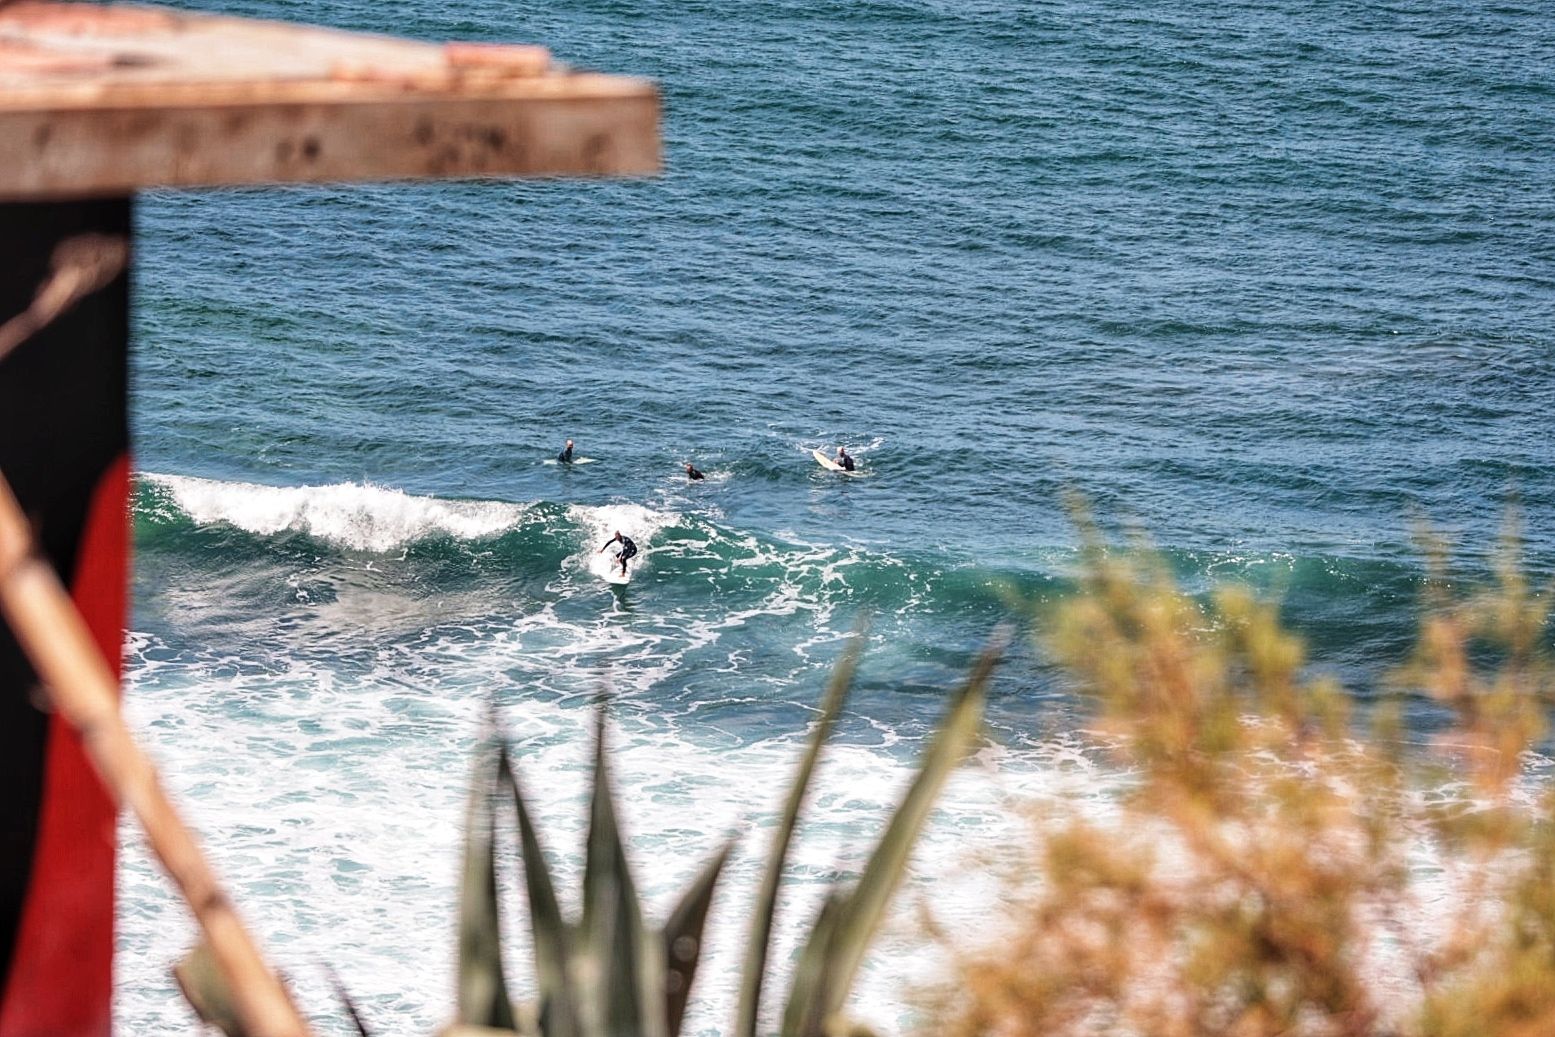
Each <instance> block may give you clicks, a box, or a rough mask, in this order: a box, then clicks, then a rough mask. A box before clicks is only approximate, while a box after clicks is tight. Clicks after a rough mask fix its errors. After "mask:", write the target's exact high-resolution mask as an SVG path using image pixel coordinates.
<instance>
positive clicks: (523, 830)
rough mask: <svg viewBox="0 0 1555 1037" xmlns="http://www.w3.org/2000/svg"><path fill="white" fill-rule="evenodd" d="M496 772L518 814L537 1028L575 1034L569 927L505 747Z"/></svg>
mask: <svg viewBox="0 0 1555 1037" xmlns="http://www.w3.org/2000/svg"><path fill="white" fill-rule="evenodd" d="M498 775H499V778H498V780H499V781H500V782H502V783H504V784H506V785H507V787H508V790H509V791H510V792H511V793H512V795H513V808H514V811H515V812H516V813H517V815H518V839H519V844H518V845H519V852H520V854H521V857H522V859H523V864H524V889H525V891H526V893H527V894H528V899H529V931H530V935H531V938H532V939H533V941H534V948H535V980H536V986H537V987H538V1000H539V1006H538V1007H539V1017H540V1020H539V1021H540V1030H541V1032H542V1033H544V1034H545V1035H546V1037H575V1035H577V1034H579V1033H581V1028H580V1022H579V1019H578V1005H577V999H576V997H575V996H574V993H573V984H572V981H571V978H570V976H569V974H568V968H567V962H568V943H569V939H568V937H569V935H570V931H571V927H570V926H569V925H568V924H567V921H566V919H565V918H563V916H562V911H561V905H560V903H559V902H558V901H557V899H556V886H555V884H554V883H553V882H552V880H551V869H550V866H549V865H548V864H547V863H546V860H545V852H544V851H543V850H542V849H541V848H540V837H539V833H538V832H537V831H536V829H535V825H534V820H533V818H532V817H531V815H530V813H529V807H528V805H527V804H526V803H525V802H524V795H523V793H522V792H521V791H520V790H519V786H518V776H517V774H516V773H515V772H514V770H513V765H512V762H511V761H510V760H509V759H508V754H507V750H506V749H505V748H504V749H503V750H502V752H501V756H500V759H499V761H498Z"/></svg>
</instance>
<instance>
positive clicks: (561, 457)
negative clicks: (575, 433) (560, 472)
mask: <svg viewBox="0 0 1555 1037" xmlns="http://www.w3.org/2000/svg"><path fill="white" fill-rule="evenodd" d="M556 460H558V461H560V462H561V463H562V464H572V444H571V443H569V444H567V449H566V450H563V451H562V452H561V453H559V454H557V455H556Z"/></svg>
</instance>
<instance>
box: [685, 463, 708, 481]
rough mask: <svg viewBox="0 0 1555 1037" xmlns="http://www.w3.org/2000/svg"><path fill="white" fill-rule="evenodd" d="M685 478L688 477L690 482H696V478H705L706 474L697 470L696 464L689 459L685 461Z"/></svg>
mask: <svg viewBox="0 0 1555 1037" xmlns="http://www.w3.org/2000/svg"><path fill="white" fill-rule="evenodd" d="M686 478H688V479H690V480H691V481H692V482H696V481H697V480H698V479H706V478H707V476H705V475H703V474H702V473H701V472H700V471H698V470H697V467H696V465H694V464H692V463H691V462H690V461H687V462H686Z"/></svg>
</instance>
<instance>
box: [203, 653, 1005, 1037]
mask: <svg viewBox="0 0 1555 1037" xmlns="http://www.w3.org/2000/svg"><path fill="white" fill-rule="evenodd" d="M1005 640H1006V638H1005V636H1004V635H1003V634H1001V635H1000V636H999V637H998V638H996V639H995V641H994V643H992V644H991V645H990V646H989V647H988V649H987V650H986V651H984V653H983V654H982V656H981V657H980V658H979V660H978V661H977V663H976V665H975V666H974V667H973V669H972V672H971V673H970V675H969V676H968V678H967V680H966V683H965V684H963V685H962V687H961V688H960V689H959V690H958V691H957V692H956V693H955V694H954V695H953V696H952V699H951V703H950V707H949V709H948V711H947V713H946V715H945V719H944V720H943V722H942V723H941V725H940V728H939V730H938V732H937V733H936V734H935V736H934V738H933V740H932V741H931V742H930V744H929V747H928V749H927V750H926V752H925V753H924V757H923V761H922V764H921V766H920V767H919V770H918V773H917V776H916V777H915V778H914V780H913V783H912V785H911V786H910V787H909V789H908V790H907V794H906V796H905V797H904V798H903V800H902V802H901V804H900V805H899V806H898V808H897V810H896V812H895V813H894V814H893V815H892V816H891V818H890V820H889V821H888V823H887V825H886V829H885V832H884V833H883V834H882V836H881V838H880V841H879V843H878V844H877V845H876V846H875V849H874V851H873V853H871V855H870V857H869V860H868V862H867V863H866V864H865V866H864V870H863V871H862V872H861V873H860V874H859V877H858V878H857V880H856V881H854V882H852V883H850V884H845V885H843V884H839V885H837V886H834V887H833V888H832V889H831V890H830V891H829V893H828V894H827V896H826V899H825V902H824V904H823V905H822V907H821V909H820V912H819V914H818V915H817V917H816V919H815V921H814V922H813V923H812V925H811V928H810V931H809V933H808V934H807V936H806V938H805V939H804V941H803V945H802V949H801V951H800V954H799V959H798V962H797V964H796V966H795V969H794V974H793V979H792V982H791V984H790V986H789V991H788V996H787V998H786V1000H785V1002H784V1008H783V1013H782V1021H781V1026H780V1029H779V1030H778V1033H779V1035H780V1037H834V1035H837V1034H844V1033H847V1034H857V1033H861V1032H863V1031H862V1030H861V1029H860V1028H858V1027H854V1026H850V1025H848V1024H847V1023H846V1021H845V1020H843V1019H842V1016H841V1013H842V1009H843V1006H844V1004H845V1002H846V1001H847V997H848V992H849V991H850V990H851V989H852V986H853V980H854V977H855V976H856V975H857V973H858V969H859V966H860V965H861V964H862V962H863V958H864V952H865V950H866V949H867V948H868V946H869V943H870V940H871V939H872V938H873V936H874V934H875V931H876V930H877V929H878V928H879V926H880V922H881V920H882V919H883V918H884V916H885V910H886V907H887V905H888V904H889V902H890V899H891V896H892V894H893V893H894V892H895V891H896V888H897V886H898V885H899V884H900V883H901V880H902V876H903V875H904V874H905V872H906V870H907V862H908V858H909V856H910V854H911V852H912V847H913V844H914V843H915V842H916V841H917V838H918V835H919V833H920V832H921V831H922V830H923V825H924V823H925V822H926V821H927V820H928V816H929V810H930V808H931V807H932V805H933V802H934V799H935V797H936V796H938V794H939V791H940V789H941V788H942V787H943V786H944V783H945V779H946V778H947V777H948V776H949V774H950V771H951V769H952V768H953V767H954V766H955V765H956V764H957V763H958V762H959V761H960V760H961V758H962V757H963V756H964V755H965V753H966V751H967V749H968V748H969V747H970V745H971V744H972V742H973V740H974V738H975V737H976V734H977V731H978V728H979V726H980V725H981V722H982V715H983V703H984V700H985V689H986V686H987V683H988V679H989V676H990V675H991V674H992V672H993V668H994V665H995V663H996V662H997V660H998V657H999V655H1000V653H1001V652H1002V650H1003V645H1004V642H1005ZM861 642H862V638H861V637H855V638H854V640H853V641H852V642H851V643H850V644H849V645H848V648H847V650H846V651H845V652H844V653H843V657H842V659H841V661H840V662H839V663H838V665H837V668H836V669H835V670H834V671H833V673H832V678H831V681H830V684H829V686H828V688H827V691H826V695H825V697H824V698H823V700H822V702H821V709H820V715H819V717H818V719H817V720H816V723H815V727H814V730H813V731H812V732H811V736H810V741H809V744H808V745H807V747H806V749H805V753H804V755H803V756H802V757H801V759H800V761H799V767H798V769H797V772H796V774H795V776H794V780H793V783H792V784H791V785H790V787H789V792H788V795H787V797H786V798H785V801H784V806H783V813H782V815H781V817H780V818H779V821H778V825H777V830H776V832H775V833H774V836H773V840H772V846H771V849H770V851H769V853H768V855H767V860H766V867H765V870H764V873H763V875H762V879H761V883H760V885H759V887H758V891H757V895H756V901H755V903H754V904H753V905H752V912H751V928H750V935H749V939H748V941H747V944H746V954H745V961H744V964H743V967H742V969H741V983H740V996H739V1003H738V1006H737V1011H736V1022H735V1028H734V1031H733V1032H734V1034H735V1037H754V1035H755V1034H756V1032H757V1028H758V1022H757V1020H758V1017H759V1015H760V1009H761V994H762V987H763V981H764V979H765V977H766V974H767V958H768V950H769V947H770V944H771V936H772V925H773V918H774V916H775V913H776V909H777V902H778V894H779V890H780V888H781V886H782V880H783V872H784V868H785V865H786V863H787V860H788V851H789V847H790V845H791V844H792V841H793V835H794V831H795V829H796V828H797V827H798V823H799V816H800V814H801V813H802V812H803V810H804V806H805V802H806V800H807V798H808V796H809V791H810V779H811V777H812V776H813V775H814V773H815V768H816V764H817V762H818V761H819V759H820V755H821V750H822V748H823V747H824V746H825V744H826V740H827V738H828V737H829V736H830V735H831V731H832V728H833V727H834V726H835V724H836V720H837V717H838V715H839V714H840V713H841V712H842V707H843V704H844V703H845V701H846V700H847V694H848V690H849V688H850V687H851V686H852V683H853V675H854V672H855V671H856V670H857V668H858V660H859V653H860V644H861ZM605 715H606V714H605V710H604V708H603V707H601V708H600V709H599V712H598V715H597V723H596V729H595V739H594V774H593V793H592V799H591V803H590V807H589V832H588V843H587V849H586V851H585V852H586V857H585V862H584V868H583V913H582V916H581V917H580V918H579V919H578V920H576V921H573V920H569V919H568V918H567V917H566V916H565V915H564V914H563V913H562V909H561V905H560V903H559V901H558V900H557V896H556V886H555V883H554V882H553V881H552V878H551V868H550V864H549V863H548V862H547V860H546V856H545V853H544V851H543V850H542V849H541V846H540V836H539V833H538V832H537V831H536V829H535V825H534V820H533V817H532V815H531V814H530V811H529V806H528V804H527V802H526V801H525V798H524V793H523V789H522V787H521V785H520V782H519V779H518V773H517V769H516V767H515V766H514V764H513V761H512V760H511V759H510V758H509V756H508V752H507V748H506V746H505V745H503V744H502V742H501V739H500V738H497V737H495V736H491V735H489V736H488V737H486V738H484V739H483V740H482V744H481V746H480V747H479V748H478V750H477V752H476V760H475V768H474V777H473V780H472V781H471V785H470V796H469V803H468V807H467V810H466V814H467V816H466V819H465V847H464V866H463V875H462V878H461V889H460V902H459V939H458V944H459V968H458V984H457V988H458V992H457V1007H456V1017H455V1022H454V1024H453V1025H452V1026H450V1027H449V1028H448V1029H447V1030H446V1031H445V1032H444V1037H474V1035H477V1034H501V1033H521V1034H525V1035H529V1037H675V1035H676V1034H678V1033H679V1032H680V1026H681V1022H682V1020H683V1019H684V1017H685V1012H686V1005H687V1001H688V999H689V997H690V993H691V983H692V980H694V979H695V978H696V971H697V965H698V963H699V962H700V960H701V952H702V929H703V925H704V923H705V922H706V920H707V911H708V905H709V904H710V903H711V902H712V898H713V890H714V887H715V886H716V885H717V883H718V878H719V876H720V875H721V874H722V872H723V867H724V864H725V863H726V862H727V861H728V859H729V854H730V852H731V851H732V850H733V848H734V844H733V842H732V841H731V842H727V843H725V844H724V845H723V846H722V847H721V848H720V849H719V850H718V851H717V852H716V853H714V854H713V856H712V857H711V859H710V860H709V861H708V862H707V864H706V865H705V866H704V867H703V868H702V870H701V871H700V872H699V873H698V874H697V877H696V879H695V880H694V881H693V882H692V883H691V885H690V886H689V887H688V888H687V889H686V890H685V892H684V893H683V894H682V895H681V897H680V899H679V900H678V901H677V903H676V905H675V908H674V909H673V910H672V911H671V912H670V914H669V918H668V919H667V920H666V921H665V923H664V925H663V926H662V927H659V928H654V927H652V926H650V925H649V924H648V923H647V922H646V921H645V920H644V918H643V910H642V903H641V901H640V899H639V898H638V895H637V887H636V884H635V883H634V882H633V881H632V872H631V867H630V866H629V864H628V862H627V859H626V851H625V849H624V847H623V845H622V842H621V832H620V829H619V827H618V826H617V824H616V809H615V800H614V798H613V796H612V793H611V782H610V768H609V763H608V758H609V754H608V753H607V751H606V739H605ZM505 804H511V806H512V809H513V819H514V821H515V822H516V825H517V829H518V845H519V859H520V861H521V863H522V867H523V883H524V889H525V892H526V894H527V898H526V899H527V900H528V904H529V934H530V938H531V940H532V942H533V944H534V959H535V990H536V997H535V1000H534V1002H533V1003H532V1004H529V1005H526V1006H524V1007H523V1008H522V1009H518V1008H515V1006H514V1005H513V1003H512V1000H511V999H510V997H509V995H508V988H507V981H506V977H505V975H504V972H503V967H502V924H501V910H500V908H499V904H498V896H497V832H498V827H499V826H498V824H497V811H498V809H499V808H500V807H501V806H503V805H505ZM175 972H176V974H177V975H178V979H179V984H180V986H181V987H182V989H183V990H184V993H185V996H186V997H187V998H188V999H189V1001H190V1003H191V1004H192V1005H193V1006H194V1008H195V1011H196V1012H197V1013H198V1014H199V1015H200V1017H201V1018H202V1019H203V1020H205V1021H206V1022H208V1023H211V1024H212V1025H215V1026H217V1027H218V1028H219V1029H221V1030H222V1031H223V1032H224V1033H226V1034H228V1035H229V1037H244V1034H243V1030H242V1029H241V1027H240V1026H239V1024H238V1022H237V1015H236V1013H235V1012H234V1011H232V1009H231V1004H232V999H231V996H230V992H229V991H228V990H227V988H226V986H225V983H224V981H223V979H222V977H221V976H220V974H219V973H218V972H217V970H216V969H215V967H214V964H213V963H212V962H211V961H210V960H209V955H208V953H206V952H205V951H204V949H203V947H196V948H195V950H194V951H192V952H191V953H190V954H189V955H188V956H187V957H186V958H185V959H184V960H183V961H182V962H180V963H179V965H178V966H177V968H176V969H175ZM335 988H336V992H337V994H338V995H339V996H340V998H341V1000H342V1001H343V1002H344V1004H345V1006H346V1009H347V1011H348V1013H349V1014H350V1017H351V1020H352V1023H353V1025H354V1026H355V1027H356V1029H357V1031H358V1032H359V1033H361V1034H363V1035H364V1037H365V1035H366V1033H367V1030H366V1027H365V1026H364V1025H363V1023H362V1020H361V1018H360V1016H359V1015H358V1014H357V1012H356V1009H355V1007H354V1006H353V1005H352V1004H351V1001H350V998H349V997H348V996H347V995H346V993H345V989H344V987H343V986H342V985H341V984H340V983H339V982H338V980H336V981H335Z"/></svg>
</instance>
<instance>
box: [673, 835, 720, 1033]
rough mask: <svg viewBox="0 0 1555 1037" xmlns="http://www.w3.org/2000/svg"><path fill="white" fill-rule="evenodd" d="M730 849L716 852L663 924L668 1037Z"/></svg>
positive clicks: (686, 993) (679, 1015)
mask: <svg viewBox="0 0 1555 1037" xmlns="http://www.w3.org/2000/svg"><path fill="white" fill-rule="evenodd" d="M733 849H734V842H733V840H730V841H729V842H727V843H725V844H724V847H723V849H722V850H719V851H718V854H717V856H715V857H714V858H713V859H712V860H711V861H709V862H708V863H707V866H706V867H704V868H703V869H702V873H701V874H700V875H698V876H697V879H696V881H695V882H693V883H692V884H691V888H690V889H688V890H686V892H685V893H684V895H682V896H681V898H680V903H678V904H676V905H675V910H673V911H671V912H670V917H669V921H668V922H666V923H665V924H664V932H663V933H662V934H660V935H661V944H662V947H663V951H664V963H665V964H664V969H665V971H664V1032H665V1033H666V1034H668V1035H669V1037H675V1035H676V1034H678V1033H680V1024H681V1021H682V1020H683V1019H684V1018H685V1015H686V999H687V998H689V997H690V996H691V981H692V980H694V979H695V978H696V973H697V964H698V963H699V962H700V961H701V958H702V925H703V923H704V922H706V921H707V908H708V905H709V904H710V903H711V902H712V899H713V888H714V887H715V886H717V885H718V876H719V875H720V874H722V872H723V868H724V865H725V864H726V863H727V862H728V860H729V853H730V851H732V850H733Z"/></svg>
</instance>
